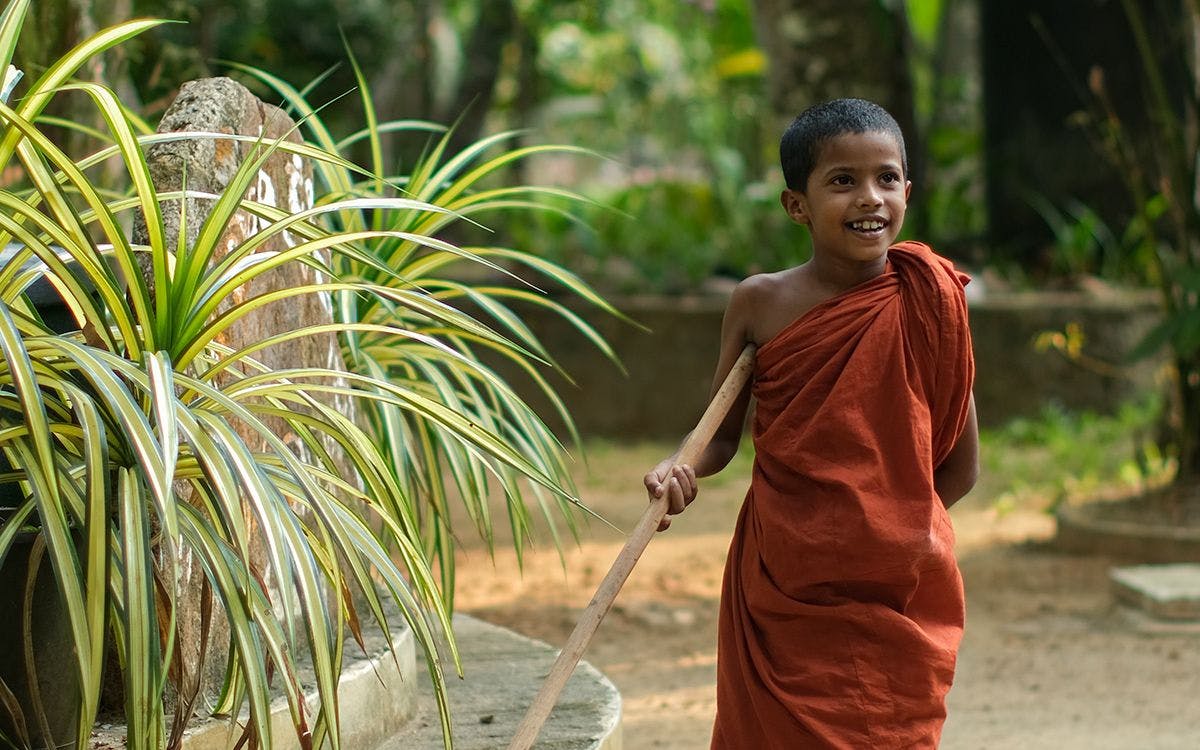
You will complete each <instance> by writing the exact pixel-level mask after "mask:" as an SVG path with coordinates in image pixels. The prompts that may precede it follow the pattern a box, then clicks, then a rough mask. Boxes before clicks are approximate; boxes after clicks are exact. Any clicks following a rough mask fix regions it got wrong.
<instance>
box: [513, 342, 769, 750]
mask: <svg viewBox="0 0 1200 750" xmlns="http://www.w3.org/2000/svg"><path fill="white" fill-rule="evenodd" d="M753 369H754V345H753V344H747V345H746V348H745V349H743V350H742V353H741V355H740V356H739V357H738V358H737V361H736V362H735V363H734V364H733V369H731V370H730V371H729V374H728V375H727V376H726V377H725V382H723V383H722V384H721V387H720V389H718V390H717V393H716V395H715V396H713V399H712V401H711V402H710V403H709V405H708V408H707V409H705V410H704V415H703V416H702V417H700V422H699V424H697V425H696V429H694V430H692V432H691V434H690V435H689V436H688V439H687V441H686V442H685V443H684V444H683V447H682V448H681V449H680V450H679V457H678V458H677V459H676V460H675V464H676V465H680V464H695V463H696V461H697V460H698V459H699V458H700V455H701V453H703V452H704V449H705V448H707V447H708V443H709V441H711V440H712V437H713V435H714V434H716V431H717V428H718V427H719V426H720V425H721V422H723V421H725V416H726V415H727V414H728V413H729V408H730V407H731V406H732V405H733V402H734V401H736V400H737V397H738V395H739V394H741V392H742V389H743V388H744V387H745V385H746V383H747V382H748V381H749V379H750V373H751V372H752V371H753ZM667 502H668V501H667V493H666V492H664V493H663V495H662V497H657V498H651V500H650V504H649V506H648V507H647V508H646V512H645V513H643V514H642V518H641V520H640V521H638V524H637V526H635V527H634V529H633V531H632V532H631V533H630V534H629V538H628V539H627V540H626V542H625V546H624V547H623V548H622V549H621V554H619V555H617V559H616V562H614V563H613V565H612V567H611V568H609V570H608V574H607V575H605V576H604V580H603V581H601V582H600V586H599V588H597V589H596V593H595V595H594V596H592V601H591V602H590V603H589V604H588V606H587V609H585V610H584V611H583V614H582V615H581V616H580V618H579V622H578V623H576V624H575V630H573V631H572V632H571V637H570V638H568V639H567V645H565V646H563V649H562V651H560V652H559V654H558V658H557V659H555V661H554V666H553V667H551V668H550V673H549V674H547V675H546V680H545V682H543V683H542V687H541V689H540V690H539V691H538V694H537V695H536V696H535V697H534V699H533V704H532V705H530V706H529V710H528V711H526V712H525V718H523V719H522V720H521V723H520V725H518V726H517V733H516V735H515V736H514V737H513V739H512V742H511V743H510V744H509V746H508V750H529V748H531V747H532V746H533V743H534V741H535V740H536V739H537V736H538V733H539V732H540V731H541V730H542V725H543V724H545V723H546V719H547V718H548V717H549V716H550V712H551V711H552V710H553V709H554V704H555V703H557V702H558V696H559V695H560V694H561V693H562V691H563V688H564V687H566V684H567V680H568V679H570V677H571V673H572V672H574V671H575V665H576V664H578V663H579V659H580V657H582V656H583V652H584V650H585V649H587V646H588V644H589V643H590V642H591V640H592V636H593V635H595V633H596V629H597V628H598V627H600V621H601V620H603V619H604V616H605V615H606V614H608V610H609V609H611V608H612V605H613V601H614V600H616V598H617V592H619V591H620V590H621V586H623V585H624V584H625V579H627V578H628V577H629V574H630V573H631V572H632V571H633V566H634V565H635V564H636V563H637V561H638V558H639V557H641V555H642V552H643V551H645V549H646V545H647V544H649V543H650V539H651V537H653V536H654V532H655V530H657V529H658V523H659V521H661V520H662V518H663V516H664V515H666V512H667Z"/></svg>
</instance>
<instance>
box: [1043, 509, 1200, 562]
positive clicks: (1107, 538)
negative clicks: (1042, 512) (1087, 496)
mask: <svg viewBox="0 0 1200 750" xmlns="http://www.w3.org/2000/svg"><path fill="white" fill-rule="evenodd" d="M1056 520H1057V523H1058V531H1057V533H1056V534H1055V537H1054V544H1055V546H1056V547H1058V548H1059V549H1063V550H1066V551H1068V552H1082V553H1089V554H1100V555H1112V556H1114V557H1120V558H1127V559H1136V560H1138V561H1139V562H1148V563H1171V562H1194V561H1196V560H1200V529H1196V528H1188V527H1180V526H1160V525H1152V524H1142V523H1133V522H1130V521H1118V520H1113V519H1107V518H1100V517H1098V515H1097V514H1096V512H1095V509H1093V508H1089V506H1088V505H1081V506H1063V507H1061V508H1059V509H1058V512H1057V513H1056Z"/></svg>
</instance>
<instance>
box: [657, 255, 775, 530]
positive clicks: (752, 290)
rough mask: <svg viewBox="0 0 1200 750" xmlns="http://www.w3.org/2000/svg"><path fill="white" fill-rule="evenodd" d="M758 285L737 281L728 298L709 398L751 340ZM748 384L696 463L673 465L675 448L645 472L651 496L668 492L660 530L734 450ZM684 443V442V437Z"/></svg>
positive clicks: (740, 433) (740, 429)
mask: <svg viewBox="0 0 1200 750" xmlns="http://www.w3.org/2000/svg"><path fill="white" fill-rule="evenodd" d="M757 288H758V285H757V283H756V279H755V277H751V278H749V279H746V280H745V281H742V282H741V283H740V284H738V285H737V288H735V289H734V291H733V296H732V297H730V300H729V307H728V308H726V310H725V316H724V318H723V319H722V321H721V351H720V354H719V355H718V358H717V367H716V371H715V373H714V374H713V381H712V387H711V389H710V391H709V399H710V400H711V399H712V397H713V396H715V395H716V392H717V390H718V389H719V388H720V387H721V383H723V382H724V381H725V377H726V376H727V375H728V374H729V371H730V370H732V369H733V365H734V363H735V362H736V361H737V358H738V356H739V355H740V354H741V353H742V349H744V348H745V347H746V344H748V343H752V342H753V341H754V339H753V337H752V333H751V329H750V321H752V320H753V319H754V310H755V307H756V304H757V302H758V297H759V296H760V295H759V294H758V293H756V292H757ZM750 387H751V383H750V382H747V383H746V386H745V387H744V388H743V389H742V392H741V393H740V394H739V395H738V397H737V400H736V401H734V402H733V405H732V406H731V407H730V409H729V413H728V414H726V416H725V419H724V420H723V421H722V422H721V424H720V426H719V427H717V431H716V433H715V434H714V435H713V438H712V440H711V441H710V442H709V444H708V446H707V447H706V448H705V449H704V452H703V453H702V454H701V456H700V459H699V460H698V461H697V462H696V463H695V465H693V466H687V465H680V466H676V465H675V460H676V457H677V456H678V455H679V451H678V450H676V451H675V453H673V454H672V455H671V456H669V457H667V458H665V459H663V460H662V461H660V462H659V463H658V464H657V465H656V466H655V467H654V468H653V469H651V470H650V471H649V472H647V474H646V476H645V477H644V479H643V481H644V483H645V485H646V490H647V491H648V492H649V494H650V497H651V498H658V497H661V496H662V494H663V493H664V492H666V493H668V501H669V502H668V505H667V515H666V516H664V517H663V520H662V523H660V524H659V527H658V530H659V531H663V530H665V529H666V528H667V527H669V526H670V525H671V516H673V515H676V514H678V513H682V512H683V509H684V508H686V507H687V505H688V504H689V503H691V502H692V500H694V499H695V498H696V492H697V486H696V478H697V477H705V476H709V475H711V474H716V473H717V472H718V471H720V470H721V469H723V468H725V466H726V465H727V464H728V463H729V461H730V460H731V459H732V458H733V457H734V455H735V454H736V453H737V449H738V443H739V442H740V441H741V436H742V427H743V425H744V424H745V421H746V410H747V408H748V407H749V404H750ZM683 442H687V439H686V437H685V438H684V441H683ZM681 445H682V443H681Z"/></svg>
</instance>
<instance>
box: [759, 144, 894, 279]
mask: <svg viewBox="0 0 1200 750" xmlns="http://www.w3.org/2000/svg"><path fill="white" fill-rule="evenodd" d="M902 165H903V161H902V159H901V157H900V146H899V144H897V143H896V139H895V138H894V137H893V136H892V135H890V134H888V133H882V132H868V133H843V134H842V135H838V136H834V137H833V138H831V139H829V140H828V141H827V142H826V143H825V144H824V145H823V146H822V147H821V151H820V155H819V158H818V159H817V163H816V165H815V166H814V167H813V171H812V174H810V175H809V177H808V184H807V186H806V187H805V189H804V191H803V192H801V191H799V190H784V191H783V194H782V195H781V196H780V201H781V202H782V203H783V207H784V209H786V210H787V212H788V215H789V216H791V217H792V220H793V221H796V222H798V223H800V224H805V225H807V226H808V228H809V231H810V232H811V233H812V240H813V254H814V256H823V257H825V258H827V259H829V260H842V261H849V262H852V263H858V262H871V261H877V260H880V259H881V258H883V257H884V256H885V255H886V253H887V249H888V247H890V246H891V244H892V243H893V242H894V241H895V239H896V235H898V234H899V233H900V227H901V225H902V224H903V223H904V210H905V207H906V206H907V205H908V194H909V192H910V191H911V190H912V183H911V182H909V181H908V180H906V179H905V178H904V172H903V166H902Z"/></svg>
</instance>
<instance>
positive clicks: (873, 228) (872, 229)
mask: <svg viewBox="0 0 1200 750" xmlns="http://www.w3.org/2000/svg"><path fill="white" fill-rule="evenodd" d="M887 225H888V223H887V222H886V221H884V220H883V219H880V218H871V219H859V220H858V221H851V222H847V224H846V226H848V227H850V228H851V229H852V230H854V231H855V232H862V233H863V234H878V233H879V232H881V231H883V229H884V227H886V226H887Z"/></svg>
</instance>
